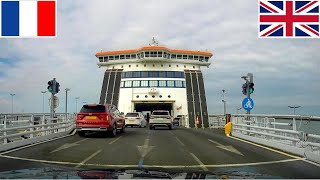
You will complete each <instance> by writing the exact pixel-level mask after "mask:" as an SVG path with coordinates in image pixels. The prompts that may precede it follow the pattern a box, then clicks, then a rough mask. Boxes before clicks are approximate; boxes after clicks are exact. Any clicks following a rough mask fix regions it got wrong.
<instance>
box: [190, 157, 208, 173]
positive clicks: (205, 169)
mask: <svg viewBox="0 0 320 180" xmlns="http://www.w3.org/2000/svg"><path fill="white" fill-rule="evenodd" d="M190 155H191V156H192V157H193V159H194V160H196V161H197V162H198V163H199V164H200V167H201V168H202V169H203V170H204V171H209V170H208V169H207V168H206V167H205V165H204V164H203V163H202V162H201V161H200V159H199V158H197V156H196V155H194V154H193V153H190Z"/></svg>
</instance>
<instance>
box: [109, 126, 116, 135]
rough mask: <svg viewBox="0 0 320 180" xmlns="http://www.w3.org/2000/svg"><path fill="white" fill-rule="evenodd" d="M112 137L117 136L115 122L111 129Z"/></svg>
mask: <svg viewBox="0 0 320 180" xmlns="http://www.w3.org/2000/svg"><path fill="white" fill-rule="evenodd" d="M109 134H110V136H111V137H115V136H116V135H117V126H116V124H113V126H112V129H111V131H109Z"/></svg>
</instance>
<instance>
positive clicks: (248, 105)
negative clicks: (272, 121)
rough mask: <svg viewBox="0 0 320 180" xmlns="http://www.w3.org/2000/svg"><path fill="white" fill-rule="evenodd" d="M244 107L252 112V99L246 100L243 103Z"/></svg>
mask: <svg viewBox="0 0 320 180" xmlns="http://www.w3.org/2000/svg"><path fill="white" fill-rule="evenodd" d="M242 107H243V109H245V110H246V111H249V112H250V111H251V110H252V109H253V107H254V102H253V100H252V99H251V98H248V97H247V98H244V99H243V101H242Z"/></svg>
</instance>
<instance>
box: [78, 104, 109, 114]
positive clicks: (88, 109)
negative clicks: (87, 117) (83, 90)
mask: <svg viewBox="0 0 320 180" xmlns="http://www.w3.org/2000/svg"><path fill="white" fill-rule="evenodd" d="M102 112H106V108H105V106H104V105H96V106H90V105H83V106H82V108H81V110H80V113H102Z"/></svg>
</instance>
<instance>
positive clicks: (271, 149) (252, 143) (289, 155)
mask: <svg viewBox="0 0 320 180" xmlns="http://www.w3.org/2000/svg"><path fill="white" fill-rule="evenodd" d="M229 138H232V139H236V140H238V141H242V142H245V143H248V144H251V145H254V146H257V147H260V148H263V149H267V150H269V151H272V152H276V153H279V154H282V155H285V156H288V157H291V158H295V159H299V158H301V157H299V156H295V155H291V154H288V153H285V152H282V151H278V150H276V149H273V148H270V147H266V146H263V145H260V144H256V143H254V142H250V141H247V140H244V139H240V138H237V137H234V136H229Z"/></svg>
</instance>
